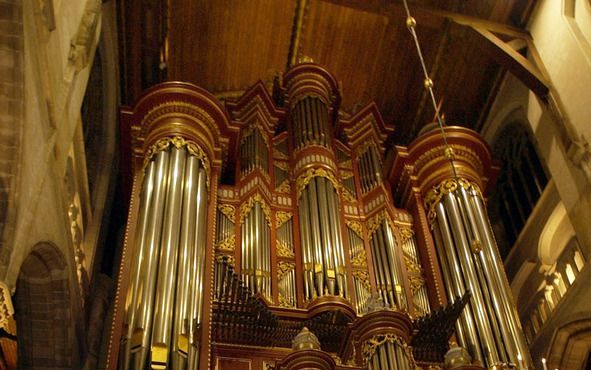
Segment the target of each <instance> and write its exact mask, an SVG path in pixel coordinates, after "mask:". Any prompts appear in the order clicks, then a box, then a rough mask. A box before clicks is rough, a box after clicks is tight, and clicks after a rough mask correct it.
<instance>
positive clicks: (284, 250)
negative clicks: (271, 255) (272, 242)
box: [276, 240, 295, 258]
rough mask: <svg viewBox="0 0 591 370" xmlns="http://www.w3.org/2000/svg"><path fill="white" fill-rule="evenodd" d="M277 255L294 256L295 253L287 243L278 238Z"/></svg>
mask: <svg viewBox="0 0 591 370" xmlns="http://www.w3.org/2000/svg"><path fill="white" fill-rule="evenodd" d="M276 244H277V257H288V258H293V257H295V254H294V253H293V250H291V248H290V247H288V245H287V243H286V242H284V241H281V240H277V243H276Z"/></svg>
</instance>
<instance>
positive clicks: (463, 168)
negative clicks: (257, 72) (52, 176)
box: [108, 62, 533, 370]
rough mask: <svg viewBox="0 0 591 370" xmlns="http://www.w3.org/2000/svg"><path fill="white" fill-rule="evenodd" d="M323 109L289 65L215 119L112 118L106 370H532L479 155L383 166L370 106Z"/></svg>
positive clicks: (155, 100)
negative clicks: (111, 303)
mask: <svg viewBox="0 0 591 370" xmlns="http://www.w3.org/2000/svg"><path fill="white" fill-rule="evenodd" d="M340 93H341V92H340V91H339V84H338V83H337V80H336V79H335V77H334V76H333V75H331V73H330V72H329V71H327V70H326V69H324V68H323V67H322V66H320V65H317V64H314V63H308V62H306V63H300V64H297V65H295V66H293V67H292V68H290V69H289V70H287V71H286V72H285V73H284V74H283V75H282V76H278V78H277V79H276V81H275V84H274V88H273V91H271V92H269V91H267V89H266V88H265V86H264V85H263V84H262V83H260V82H259V83H257V84H255V85H254V86H252V87H251V88H250V89H248V90H247V91H246V92H245V93H244V94H243V95H242V96H241V97H240V98H238V99H235V100H231V101H230V100H228V101H226V102H225V103H224V104H222V103H220V102H219V101H218V100H217V99H216V98H214V97H213V96H212V95H211V94H209V93H208V92H207V91H205V90H203V89H201V88H198V87H196V86H194V85H191V84H185V83H179V82H168V83H164V84H161V85H158V86H155V87H153V88H151V89H149V90H148V91H146V92H145V93H144V95H143V96H142V97H141V98H140V99H139V101H138V102H137V103H136V105H135V106H134V107H131V108H127V109H124V110H123V112H122V119H121V121H122V126H123V133H124V135H123V140H124V142H125V143H127V145H124V146H126V147H127V151H126V153H125V155H126V157H127V158H128V166H129V173H131V174H132V175H131V178H132V179H133V184H132V185H131V191H130V210H129V217H128V224H127V229H126V234H125V245H124V250H123V256H122V261H121V268H120V271H119V276H118V286H117V293H116V298H115V309H114V315H113V321H112V328H111V335H110V338H109V345H108V367H109V369H135V370H137V369H148V368H150V369H179V370H180V369H201V370H203V369H220V370H222V369H371V370H377V369H401V370H403V369H408V370H415V369H417V368H421V369H444V368H447V369H483V368H485V369H493V368H494V369H511V368H517V369H532V368H533V367H532V365H531V359H530V356H529V352H528V349H527V347H526V344H525V341H524V337H523V334H522V330H521V326H520V322H519V319H518V316H517V314H516V311H515V308H514V304H513V299H512V296H511V292H510V290H509V286H508V283H507V279H506V276H505V272H504V270H503V264H502V261H501V259H500V258H499V254H498V251H497V247H496V243H495V239H494V236H493V234H492V231H491V228H490V225H489V222H488V216H487V213H486V206H485V198H484V194H485V192H486V189H487V186H488V185H489V183H490V181H489V180H490V179H491V178H493V177H494V174H495V168H494V166H493V163H492V159H491V156H490V151H489V148H488V147H487V145H486V144H485V142H484V141H483V139H482V138H480V137H479V136H478V134H476V133H475V132H473V131H470V130H468V129H465V128H461V127H453V126H449V127H446V128H445V131H444V132H441V131H437V130H436V131H427V132H425V133H423V134H422V135H420V136H419V137H417V138H416V139H415V140H414V141H413V142H412V143H411V144H410V145H409V146H408V147H391V145H390V144H388V143H390V142H391V140H389V139H391V138H392V136H393V135H396V133H395V132H394V131H393V128H392V127H390V126H389V125H387V124H385V123H384V121H383V120H382V117H381V116H380V113H379V111H378V110H377V107H376V105H375V104H370V105H368V106H366V107H365V108H363V109H361V110H359V111H358V112H356V113H354V114H346V113H344V112H342V111H339V102H340ZM444 136H445V137H444ZM444 138H445V140H443V139H444ZM389 145H390V147H388V146H389ZM450 159H451V161H450ZM450 164H451V165H450Z"/></svg>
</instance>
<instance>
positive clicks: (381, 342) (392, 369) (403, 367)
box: [366, 335, 413, 370]
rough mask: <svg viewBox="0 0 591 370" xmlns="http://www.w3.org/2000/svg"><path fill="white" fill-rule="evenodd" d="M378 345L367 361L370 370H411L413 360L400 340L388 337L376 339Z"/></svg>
mask: <svg viewBox="0 0 591 370" xmlns="http://www.w3.org/2000/svg"><path fill="white" fill-rule="evenodd" d="M374 341H376V342H377V343H375V344H372V345H373V346H375V348H374V349H373V353H372V354H371V356H370V358H368V359H366V360H367V362H368V363H367V365H368V369H369V370H411V369H412V368H413V367H412V366H411V359H409V355H408V354H407V352H406V349H405V348H403V347H402V346H403V344H401V343H403V342H402V341H401V340H400V339H399V338H397V337H395V336H391V335H387V336H386V337H385V338H384V337H382V338H380V337H378V338H374Z"/></svg>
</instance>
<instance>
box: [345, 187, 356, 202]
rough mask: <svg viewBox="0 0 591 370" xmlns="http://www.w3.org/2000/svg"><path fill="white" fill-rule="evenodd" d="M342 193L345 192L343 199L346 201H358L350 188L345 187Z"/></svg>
mask: <svg viewBox="0 0 591 370" xmlns="http://www.w3.org/2000/svg"><path fill="white" fill-rule="evenodd" d="M342 194H343V199H344V200H345V201H346V202H350V203H353V202H356V201H357V199H356V198H355V197H354V196H353V194H351V192H350V191H349V189H347V188H346V187H343V191H342Z"/></svg>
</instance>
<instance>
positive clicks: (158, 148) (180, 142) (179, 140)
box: [144, 136, 211, 188]
mask: <svg viewBox="0 0 591 370" xmlns="http://www.w3.org/2000/svg"><path fill="white" fill-rule="evenodd" d="M171 145H172V146H174V147H175V148H177V149H181V148H183V147H186V148H187V151H188V152H189V154H190V155H192V156H194V157H196V158H197V159H199V160H201V163H203V168H205V174H206V176H207V181H206V182H207V187H208V188H209V177H210V175H211V165H210V163H209V159H208V158H207V155H206V154H205V152H204V151H203V150H202V149H201V147H199V145H197V143H195V142H194V141H191V140H186V139H184V138H183V137H181V136H173V137H164V138H162V139H160V140H158V141H156V142H155V143H154V144H153V145H151V146H150V147H149V148H148V150H147V152H146V156H145V157H144V168H145V167H146V166H147V164H148V163H149V162H150V160H151V159H152V157H153V156H155V155H156V154H158V153H160V152H163V151H166V150H168V149H169V148H170V146H171Z"/></svg>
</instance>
